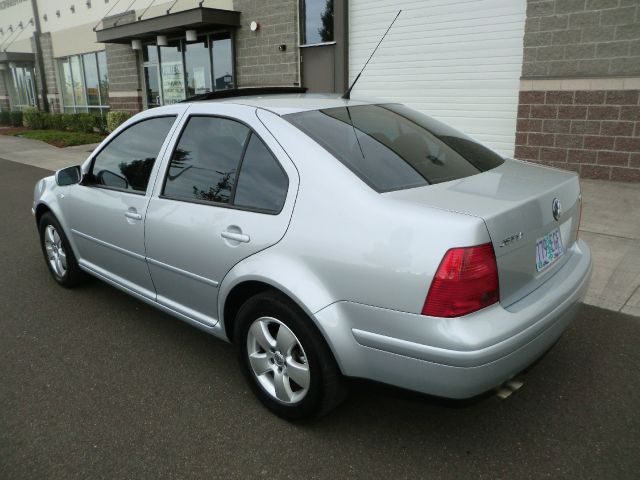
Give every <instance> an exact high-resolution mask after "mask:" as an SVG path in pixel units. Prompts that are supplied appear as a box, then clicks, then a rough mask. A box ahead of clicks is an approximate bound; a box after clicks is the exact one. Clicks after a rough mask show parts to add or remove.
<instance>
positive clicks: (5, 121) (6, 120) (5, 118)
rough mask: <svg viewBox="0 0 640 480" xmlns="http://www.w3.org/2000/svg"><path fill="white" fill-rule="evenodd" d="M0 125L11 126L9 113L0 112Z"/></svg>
mask: <svg viewBox="0 0 640 480" xmlns="http://www.w3.org/2000/svg"><path fill="white" fill-rule="evenodd" d="M0 125H11V112H0Z"/></svg>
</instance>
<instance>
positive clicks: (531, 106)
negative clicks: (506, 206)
mask: <svg viewBox="0 0 640 480" xmlns="http://www.w3.org/2000/svg"><path fill="white" fill-rule="evenodd" d="M515 156H516V158H520V159H523V160H530V161H534V162H540V163H544V164H548V165H551V166H554V167H559V168H564V169H567V170H574V171H576V172H579V173H580V175H581V176H583V177H586V178H600V179H606V180H621V181H635V182H640V90H638V89H637V90H533V91H521V92H520V105H519V108H518V124H517V133H516V150H515Z"/></svg>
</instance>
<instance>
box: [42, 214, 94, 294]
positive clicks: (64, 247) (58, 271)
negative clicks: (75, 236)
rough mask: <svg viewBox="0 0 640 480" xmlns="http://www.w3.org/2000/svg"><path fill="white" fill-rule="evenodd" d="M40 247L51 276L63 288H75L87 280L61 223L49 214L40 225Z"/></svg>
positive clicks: (43, 217)
mask: <svg viewBox="0 0 640 480" xmlns="http://www.w3.org/2000/svg"><path fill="white" fill-rule="evenodd" d="M38 229H39V231H40V246H41V247H42V253H43V254H44V257H45V260H46V262H47V267H48V268H49V271H50V272H51V275H52V276H53V278H54V279H55V281H56V282H58V283H59V284H60V285H62V286H63V287H67V288H70V287H74V286H76V285H78V284H79V283H82V281H83V280H84V279H85V278H86V277H85V274H84V272H83V271H82V270H80V267H79V266H78V262H77V261H76V257H75V255H74V254H73V250H71V245H70V244H69V240H68V239H67V237H66V235H65V234H64V231H63V230H62V227H61V226H60V223H59V222H58V220H57V219H56V217H55V216H54V215H53V214H52V213H51V212H47V213H45V214H44V215H42V218H41V219H40V223H39V228H38Z"/></svg>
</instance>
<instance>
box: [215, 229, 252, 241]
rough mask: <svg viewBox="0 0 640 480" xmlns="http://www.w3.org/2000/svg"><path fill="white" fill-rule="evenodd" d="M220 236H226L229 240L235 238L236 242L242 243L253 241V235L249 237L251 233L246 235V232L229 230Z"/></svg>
mask: <svg viewBox="0 0 640 480" xmlns="http://www.w3.org/2000/svg"><path fill="white" fill-rule="evenodd" d="M220 236H221V237H222V238H226V239H227V240H234V241H236V242H242V243H249V242H250V241H251V237H249V235H246V234H244V233H236V232H229V231H227V230H225V231H224V232H222V233H221V234H220Z"/></svg>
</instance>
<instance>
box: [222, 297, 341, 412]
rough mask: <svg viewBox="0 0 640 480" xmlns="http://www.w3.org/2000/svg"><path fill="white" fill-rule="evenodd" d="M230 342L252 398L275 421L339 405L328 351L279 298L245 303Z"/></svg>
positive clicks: (337, 378)
mask: <svg viewBox="0 0 640 480" xmlns="http://www.w3.org/2000/svg"><path fill="white" fill-rule="evenodd" d="M234 339H235V343H236V346H237V348H238V354H239V360H240V364H241V366H242V370H243V372H244V374H245V375H246V377H247V380H248V382H249V384H250V386H251V388H252V390H253V392H254V393H255V394H256V396H257V397H258V399H259V400H260V401H261V402H262V404H263V405H264V406H265V407H267V408H268V409H269V410H271V412H273V413H275V414H276V415H278V416H279V417H281V418H284V419H285V420H289V421H296V420H305V419H310V418H317V417H320V416H322V415H324V414H326V413H328V412H329V411H330V410H332V409H333V408H335V407H336V406H337V405H338V404H339V403H340V402H341V401H342V400H343V399H344V397H345V395H346V384H345V380H344V378H343V377H342V374H341V373H340V369H339V368H338V365H337V363H336V361H335V359H334V357H333V354H332V353H331V350H330V349H329V347H328V345H327V344H326V342H325V340H324V338H323V337H322V335H321V334H320V332H319V331H318V329H317V328H316V327H315V325H314V324H313V323H312V321H311V320H310V319H309V318H308V317H307V315H305V313H304V312H303V311H302V310H301V309H300V308H299V307H298V306H297V305H295V304H293V303H292V302H291V301H290V300H289V299H288V298H286V297H285V296H284V295H281V294H279V293H277V292H263V293H259V294H257V295H255V296H254V297H251V298H250V299H249V300H247V301H246V302H245V303H244V304H243V305H242V307H240V310H239V311H238V315H237V317H236V322H235V336H234ZM305 369H306V372H307V373H306V375H305V373H304V372H305Z"/></svg>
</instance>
